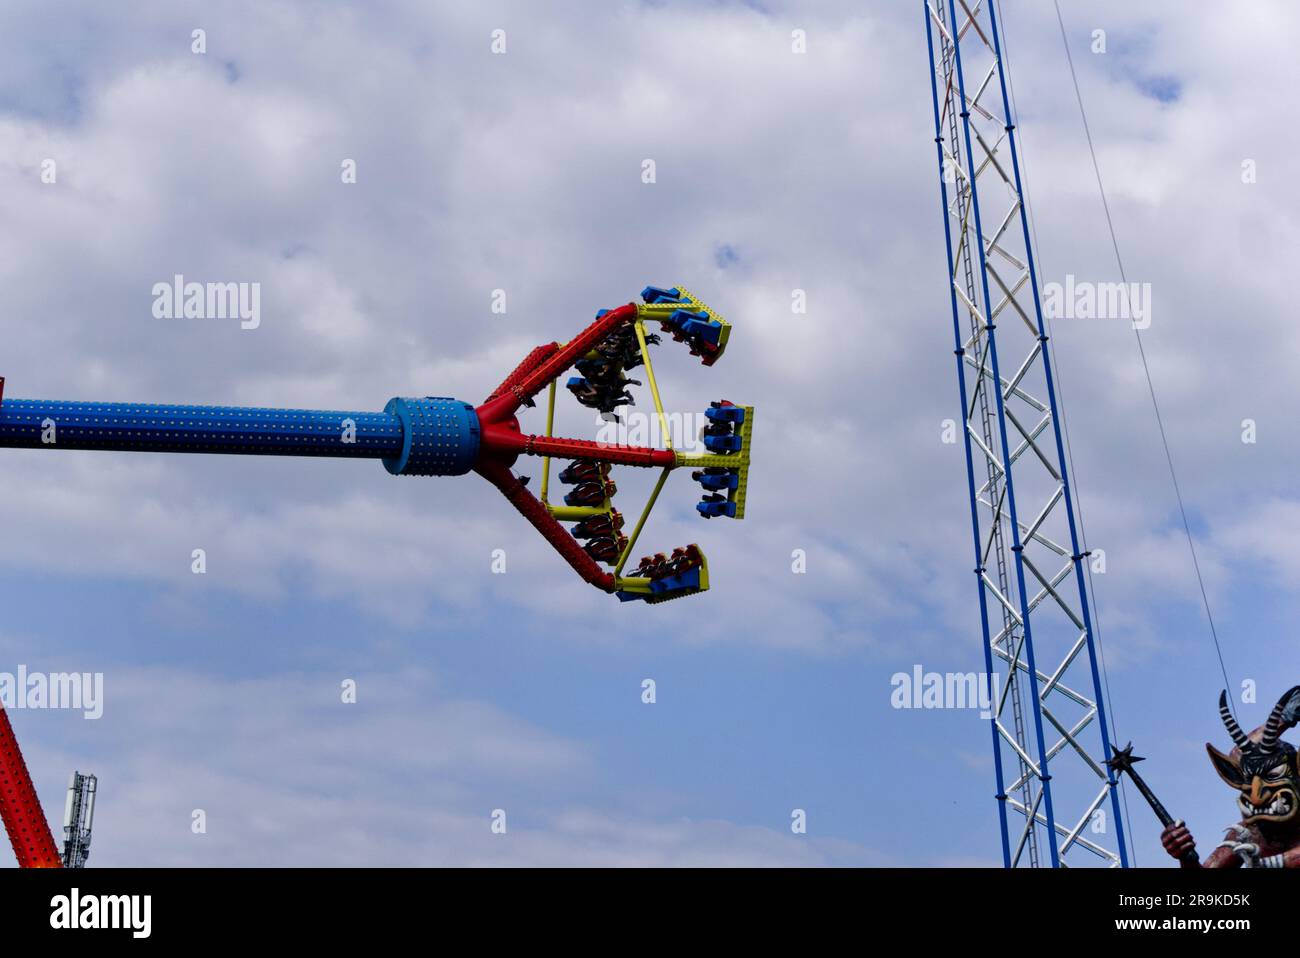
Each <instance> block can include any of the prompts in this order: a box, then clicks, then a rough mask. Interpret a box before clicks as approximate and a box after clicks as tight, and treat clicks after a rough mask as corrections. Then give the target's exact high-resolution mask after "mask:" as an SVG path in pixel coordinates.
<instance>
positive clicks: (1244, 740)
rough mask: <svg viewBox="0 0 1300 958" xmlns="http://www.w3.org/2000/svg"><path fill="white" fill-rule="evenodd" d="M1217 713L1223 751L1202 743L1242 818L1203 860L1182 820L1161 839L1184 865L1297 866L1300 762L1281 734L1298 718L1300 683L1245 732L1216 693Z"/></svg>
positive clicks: (1299, 864)
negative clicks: (1226, 739)
mask: <svg viewBox="0 0 1300 958" xmlns="http://www.w3.org/2000/svg"><path fill="white" fill-rule="evenodd" d="M1219 715H1220V716H1221V717H1222V719H1223V724H1224V726H1225V727H1226V728H1227V730H1228V734H1229V735H1230V736H1232V743H1233V744H1232V751H1231V752H1229V753H1228V754H1227V755H1224V754H1223V753H1222V752H1220V751H1219V750H1218V749H1216V748H1215V747H1214V746H1213V745H1210V744H1209V743H1206V746H1205V748H1206V749H1207V750H1208V751H1209V753H1210V761H1211V762H1213V763H1214V770H1215V771H1216V772H1218V773H1219V777H1220V778H1222V779H1223V780H1224V781H1225V782H1227V783H1228V784H1229V785H1231V786H1232V787H1233V788H1234V789H1236V790H1237V793H1238V794H1237V805H1238V807H1239V808H1240V810H1241V821H1240V822H1238V823H1237V824H1236V825H1231V826H1229V827H1228V834H1227V837H1226V838H1225V839H1224V840H1223V841H1222V842H1221V843H1220V844H1219V846H1218V847H1217V848H1215V849H1214V851H1213V852H1211V853H1210V855H1209V857H1208V858H1206V859H1205V861H1204V862H1200V861H1199V860H1198V859H1197V857H1196V856H1195V855H1194V854H1188V853H1189V852H1192V851H1194V850H1195V848H1196V844H1195V842H1194V841H1193V840H1192V834H1191V832H1189V831H1188V830H1187V826H1186V825H1184V824H1183V823H1182V822H1174V823H1173V824H1171V825H1169V826H1167V827H1166V828H1165V830H1164V831H1163V832H1162V833H1161V835H1160V841H1161V844H1163V845H1164V847H1165V851H1167V852H1168V853H1169V854H1170V855H1172V856H1173V857H1174V858H1177V859H1180V861H1181V862H1182V866H1183V867H1184V868H1300V814H1297V813H1298V812H1300V767H1297V764H1296V761H1297V756H1296V750H1295V748H1294V747H1293V746H1292V745H1290V744H1289V743H1287V742H1284V741H1282V733H1283V732H1285V731H1286V730H1287V729H1291V728H1294V727H1295V726H1296V724H1297V722H1300V685H1297V686H1295V687H1294V688H1292V689H1289V690H1288V691H1287V692H1286V694H1284V695H1283V696H1282V697H1281V698H1280V699H1278V701H1277V705H1275V706H1273V711H1272V712H1270V713H1269V716H1268V721H1266V722H1265V723H1264V724H1263V725H1261V726H1260V727H1259V728H1257V729H1255V731H1253V732H1251V733H1250V734H1249V735H1247V734H1246V733H1245V732H1243V731H1242V730H1241V726H1240V725H1238V724H1237V720H1236V719H1234V718H1233V717H1232V713H1231V712H1230V711H1229V710H1228V694H1227V692H1224V693H1223V694H1221V695H1220V696H1219Z"/></svg>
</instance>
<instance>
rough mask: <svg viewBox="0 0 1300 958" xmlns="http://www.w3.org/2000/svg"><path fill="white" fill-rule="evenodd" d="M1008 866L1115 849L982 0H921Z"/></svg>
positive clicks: (1061, 461)
mask: <svg viewBox="0 0 1300 958" xmlns="http://www.w3.org/2000/svg"><path fill="white" fill-rule="evenodd" d="M922 2H923V7H924V10H925V22H926V35H927V40H928V46H929V55H930V88H931V99H932V104H933V108H934V137H935V148H936V155H937V157H938V160H939V172H940V184H939V185H940V195H941V198H942V203H943V214H944V235H945V239H946V243H947V254H948V286H949V299H950V301H951V306H952V325H953V340H954V352H955V355H956V359H957V380H958V385H959V388H960V391H961V402H962V419H961V423H962V434H963V438H964V444H965V451H966V476H967V487H968V493H969V497H970V513H971V529H972V535H973V542H974V546H975V570H974V571H975V574H976V581H977V583H978V593H979V609H980V627H981V632H982V637H983V645H984V663H985V673H986V681H987V684H988V691H989V695H990V702H991V704H992V708H991V709H990V713H989V714H990V728H991V733H992V740H993V762H994V774H995V776H996V784H997V791H996V797H997V801H998V817H999V822H1000V826H1001V839H1002V858H1003V864H1004V865H1006V866H1007V867H1009V868H1010V867H1019V866H1039V865H1042V866H1051V867H1060V866H1066V865H1071V866H1073V865H1089V864H1092V865H1103V866H1110V867H1125V866H1127V864H1128V856H1127V851H1126V848H1125V841H1124V830H1123V820H1122V818H1121V816H1120V805H1119V797H1118V793H1117V791H1116V780H1115V777H1114V773H1113V772H1112V771H1111V770H1110V769H1108V768H1107V767H1106V765H1105V760H1106V759H1107V758H1108V757H1109V755H1110V740H1109V731H1108V726H1107V722H1106V713H1105V706H1104V702H1103V696H1102V687H1101V676H1100V671H1099V664H1098V658H1097V650H1096V644H1095V640H1094V635H1093V625H1092V618H1091V611H1090V609H1089V604H1088V593H1087V587H1086V583H1085V570H1084V563H1085V562H1086V561H1087V556H1086V555H1085V554H1084V553H1082V552H1081V550H1080V546H1079V534H1078V528H1077V524H1076V521H1075V512H1074V502H1073V499H1072V493H1071V489H1070V482H1069V473H1068V470H1067V460H1066V455H1065V447H1064V442H1063V439H1062V433H1061V423H1060V419H1059V416H1058V404H1057V396H1056V388H1055V386H1054V384H1053V380H1052V372H1053V370H1052V364H1051V359H1050V354H1049V352H1048V336H1047V333H1046V330H1045V326H1044V323H1043V313H1042V306H1041V301H1040V298H1039V291H1038V275H1037V270H1036V266H1035V263H1034V255H1033V248H1032V244H1031V241H1030V232H1029V217H1028V213H1027V211H1026V209H1025V203H1024V191H1023V187H1022V183H1021V173H1020V159H1019V156H1018V154H1017V150H1016V136H1015V122H1014V118H1013V117H1012V115H1011V112H1012V111H1011V104H1010V99H1009V96H1008V90H1007V78H1006V72H1005V65H1004V63H1003V58H1002V52H1001V41H1000V39H999V35H998V29H999V25H998V18H997V12H996V10H995V8H994V6H993V0H988V2H984V0H922Z"/></svg>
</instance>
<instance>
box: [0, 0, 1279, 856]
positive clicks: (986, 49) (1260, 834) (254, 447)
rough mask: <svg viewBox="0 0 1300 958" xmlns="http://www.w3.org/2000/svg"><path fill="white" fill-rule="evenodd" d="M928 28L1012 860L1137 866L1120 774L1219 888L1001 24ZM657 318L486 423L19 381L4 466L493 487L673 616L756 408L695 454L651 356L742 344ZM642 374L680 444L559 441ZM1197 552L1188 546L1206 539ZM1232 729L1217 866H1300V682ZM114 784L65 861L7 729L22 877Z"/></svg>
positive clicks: (7, 797) (478, 418) (742, 484)
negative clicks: (1098, 513)
mask: <svg viewBox="0 0 1300 958" xmlns="http://www.w3.org/2000/svg"><path fill="white" fill-rule="evenodd" d="M921 7H922V9H923V11H924V16H925V28H926V37H927V41H928V51H929V63H930V92H931V106H932V112H933V130H934V145H935V153H936V157H937V159H938V165H939V174H940V175H939V188H940V196H941V201H942V211H943V222H944V236H945V240H946V256H947V274H946V277H945V284H944V285H945V289H946V293H947V298H948V300H949V306H950V310H951V323H952V333H953V353H954V355H955V358H956V372H957V384H958V389H959V396H960V401H961V410H962V418H961V423H962V427H963V428H962V435H963V439H964V446H965V464H966V480H967V481H966V490H967V496H968V500H969V508H970V519H971V529H972V542H973V546H974V568H973V571H974V573H975V583H976V589H977V596H978V602H979V621H980V629H981V638H982V643H981V644H982V652H983V657H984V665H985V674H986V677H987V683H988V686H987V691H988V694H989V696H990V701H992V702H993V707H992V708H991V709H990V710H989V714H990V729H989V730H990V734H991V738H992V744H993V757H994V775H995V784H996V792H995V797H996V800H997V809H998V821H999V825H1000V837H1001V850H1002V861H1003V864H1004V866H1005V867H1008V868H1011V867H1017V866H1052V867H1060V866H1066V865H1074V864H1100V865H1103V866H1110V867H1127V866H1128V864H1129V854H1128V849H1127V845H1126V840H1125V831H1124V819H1123V816H1122V814H1121V805H1120V800H1119V794H1118V787H1119V776H1120V774H1127V775H1128V776H1129V778H1130V779H1131V781H1132V782H1133V783H1134V787H1135V788H1137V789H1138V791H1139V792H1140V794H1141V795H1142V796H1143V797H1144V798H1145V799H1146V800H1147V801H1148V802H1149V804H1150V805H1151V807H1152V809H1153V811H1155V813H1156V815H1157V817H1158V818H1159V819H1160V821H1161V823H1162V825H1164V826H1165V833H1164V834H1163V835H1162V842H1163V843H1164V845H1165V847H1166V849H1167V850H1168V851H1169V853H1170V854H1171V855H1173V856H1174V857H1175V858H1178V859H1179V860H1180V861H1182V862H1183V864H1184V866H1185V867H1200V862H1199V859H1198V858H1197V855H1196V853H1195V850H1194V848H1193V843H1192V839H1191V836H1190V833H1188V832H1187V830H1186V827H1185V826H1184V825H1183V824H1182V823H1181V822H1178V821H1175V820H1174V819H1173V818H1172V816H1171V815H1170V814H1169V813H1168V812H1167V811H1166V810H1165V808H1164V806H1163V805H1161V804H1160V802H1159V801H1158V800H1157V799H1156V798H1155V796H1154V794H1153V793H1152V792H1151V790H1150V788H1149V787H1148V786H1147V785H1146V783H1145V782H1144V781H1143V780H1142V777H1141V775H1140V774H1138V773H1137V772H1136V771H1135V769H1134V767H1133V766H1134V763H1136V762H1138V761H1140V760H1141V759H1140V758H1138V757H1137V756H1134V755H1133V754H1132V749H1131V746H1130V747H1126V748H1124V749H1113V748H1112V745H1111V741H1110V734H1111V729H1110V725H1109V723H1108V719H1107V715H1106V708H1105V704H1104V695H1103V682H1102V666H1101V661H1100V657H1099V651H1098V648H1097V640H1096V636H1095V628H1094V623H1093V617H1092V612H1091V609H1090V603H1089V591H1088V587H1087V582H1086V568H1085V567H1086V562H1087V557H1088V552H1087V550H1086V547H1085V546H1084V545H1083V544H1082V543H1083V541H1084V540H1083V537H1082V535H1081V528H1080V523H1079V522H1078V521H1077V520H1076V506H1075V502H1074V499H1073V493H1072V489H1071V484H1070V468H1071V463H1070V461H1069V456H1068V455H1067V447H1066V441H1065V437H1064V435H1063V425H1062V421H1061V418H1060V412H1061V410H1060V403H1059V398H1058V390H1057V386H1056V383H1055V382H1054V378H1053V377H1054V366H1053V360H1052V356H1051V354H1050V352H1049V335H1048V329H1047V327H1046V325H1045V322H1044V316H1043V310H1042V305H1041V300H1040V296H1039V279H1038V273H1037V267H1036V264H1035V250H1034V244H1033V241H1032V238H1031V231H1030V224H1029V216H1028V210H1027V208H1026V202H1025V196H1024V188H1023V181H1022V161H1021V157H1020V155H1019V152H1018V146H1017V138H1016V125H1015V122H1014V118H1013V102H1012V96H1011V93H1010V89H1009V81H1008V77H1007V68H1006V63H1005V55H1004V52H1003V46H1002V38H1001V36H1000V32H999V30H1000V24H999V22H998V14H997V4H996V2H995V0H987V2H985V0H922V3H921ZM1062 34H1063V36H1064V26H1062ZM1081 106H1082V103H1081ZM1099 182H1100V176H1099ZM642 300H643V302H641V303H629V304H627V305H624V306H619V307H617V308H615V309H610V310H602V311H601V312H599V313H598V314H597V317H596V320H595V322H593V323H592V324H591V325H590V326H588V327H587V328H586V329H584V330H583V331H582V332H580V333H579V334H578V335H577V336H575V337H574V338H573V339H572V340H571V341H569V342H568V343H564V344H561V343H549V344H546V345H543V346H538V347H537V348H536V349H534V350H533V351H532V352H530V353H529V354H528V355H527V356H526V357H525V358H524V360H523V361H522V362H521V363H520V364H519V365H518V367H516V368H515V370H514V371H513V372H511V373H510V375H509V376H507V377H506V379H505V381H504V382H502V383H501V385H500V386H498V387H497V388H496V389H495V390H494V391H493V392H492V393H491V395H489V396H488V397H487V399H486V400H485V401H484V402H483V403H481V404H480V405H478V406H474V405H472V404H470V403H466V402H461V401H459V400H455V399H448V398H440V397H429V396H425V397H399V398H395V399H392V400H390V401H389V402H388V404H387V405H386V406H385V408H384V410H383V411H382V412H347V411H322V410H302V409H265V408H236V407H219V406H180V405H145V404H131V403H100V402H79V401H50V400H21V399H5V398H3V383H4V380H3V379H0V447H13V448H29V449H98V450H112V451H121V452H176V453H217V454H234V455H279V456H334V457H345V458H370V459H379V460H381V461H382V462H383V464H384V467H385V468H386V469H387V470H388V471H389V472H390V473H392V474H394V475H399V476H456V475H463V474H465V473H468V472H471V471H473V472H477V473H478V474H479V475H480V476H482V477H483V478H485V479H486V480H487V481H488V482H490V483H491V484H492V485H493V486H495V487H496V488H497V489H499V490H500V491H501V493H502V494H503V495H505V497H506V499H508V500H509V501H510V503H511V505H513V506H514V507H515V508H516V509H517V510H518V511H519V512H520V513H521V514H522V515H523V516H524V518H525V519H527V520H528V521H529V522H530V523H531V524H532V525H533V526H534V527H535V528H536V529H537V530H538V531H539V532H540V533H541V534H542V536H543V537H544V538H545V539H546V540H547V541H548V542H549V543H550V544H551V545H552V547H554V549H555V550H556V551H557V552H558V553H559V554H560V556H561V557H562V558H563V559H564V560H565V561H566V562H567V563H568V564H569V565H570V566H571V567H572V568H573V570H574V571H575V572H577V573H578V575H579V576H580V577H581V578H582V579H583V580H584V581H585V582H587V583H589V584H591V585H593V586H595V587H596V588H598V589H600V590H601V591H604V592H607V593H610V594H612V595H615V596H617V597H618V598H619V600H620V601H622V602H638V601H639V602H645V603H648V604H655V603H659V602H665V601H669V600H672V599H677V598H682V597H684V596H688V595H692V594H695V593H698V592H703V591H705V590H707V589H708V588H709V574H708V563H707V561H706V560H705V557H704V553H703V552H702V551H701V550H700V548H699V547H698V546H697V545H694V544H692V545H687V546H684V547H681V548H678V549H675V550H673V551H672V552H671V553H670V554H665V553H657V554H653V555H649V556H645V557H644V558H641V559H640V561H639V562H638V563H637V564H636V565H635V566H632V567H631V569H630V571H629V559H630V557H631V555H632V551H633V549H634V548H635V547H636V544H637V540H638V539H639V537H640V535H641V532H642V530H643V528H644V526H645V523H646V519H647V517H648V516H649V514H650V512H651V510H652V509H653V508H654V505H655V503H656V501H657V500H658V497H659V494H660V492H661V491H662V489H663V487H664V484H665V482H666V480H667V478H668V476H669V474H670V473H671V472H672V471H674V470H675V469H678V468H680V467H689V468H690V469H691V470H692V471H691V475H692V478H693V479H695V481H697V482H698V483H699V484H700V486H701V487H702V488H703V496H702V498H701V499H700V501H699V502H698V503H697V504H696V506H695V509H696V511H697V512H698V514H699V515H700V516H702V517H704V518H715V517H716V518H721V517H726V518H734V519H741V518H743V517H744V514H745V500H746V493H747V487H748V474H749V464H750V438H751V430H752V428H753V421H754V410H753V407H750V406H739V405H736V404H734V403H731V402H728V401H726V400H722V401H718V402H714V403H711V404H710V407H709V408H708V409H707V410H705V411H704V416H705V419H706V422H707V425H706V426H705V427H704V429H703V435H702V436H701V439H702V447H703V448H702V450H699V451H684V450H681V449H674V448H673V446H672V442H671V437H670V435H669V429H668V423H667V417H666V415H665V413H664V407H663V403H662V401H661V398H660V394H659V388H658V385H657V383H656V380H655V375H654V369H653V365H652V363H651V357H650V346H652V345H655V344H657V343H659V342H660V336H659V335H658V334H656V333H651V332H648V330H647V327H648V326H650V325H651V324H653V325H655V326H656V327H657V328H658V332H659V333H662V334H665V335H667V336H670V337H671V338H672V339H674V340H675V341H678V342H680V343H684V344H685V345H686V346H687V347H688V348H689V350H690V353H691V354H692V355H693V356H695V357H697V358H698V359H699V360H700V361H701V362H702V363H703V364H704V365H706V366H712V365H713V364H714V363H715V362H716V361H717V360H718V359H719V358H720V357H721V356H722V354H723V352H724V350H725V349H726V346H727V340H728V336H729V334H730V326H729V324H728V323H727V322H725V321H724V320H723V319H722V318H721V317H720V316H719V315H718V314H717V313H716V312H715V311H713V310H712V309H710V308H709V307H708V306H706V305H705V304H704V303H702V302H701V301H700V300H699V299H697V298H696V297H695V296H694V295H692V294H691V293H690V292H689V291H687V290H686V289H685V288H683V287H681V286H677V287H673V288H670V289H660V288H656V287H647V288H646V289H645V290H644V291H643V293H642ZM638 366H644V374H645V379H646V384H647V386H648V388H649V392H650V395H651V397H652V399H653V401H654V407H655V412H656V415H657V416H658V420H659V425H660V427H661V430H662V435H663V441H664V445H663V447H662V448H657V447H656V448H652V447H642V446H632V445H624V444H618V443H603V442H595V441H591V440H583V439H569V438H563V437H558V436H555V435H554V434H553V426H554V417H555V403H556V393H557V389H556V383H557V381H558V379H559V377H560V376H561V375H562V374H564V373H565V372H566V371H567V370H569V369H570V368H574V369H575V370H576V373H577V375H576V376H573V377H570V378H569V379H567V381H566V382H565V383H564V385H565V388H566V389H567V390H568V391H569V392H570V393H571V394H572V395H573V396H574V397H575V398H576V399H577V400H578V402H580V403H581V404H582V405H584V406H586V407H589V408H592V409H596V410H599V411H600V412H601V413H602V414H604V415H605V416H607V417H609V416H613V415H614V412H615V410H616V409H618V408H620V407H622V406H624V405H626V404H628V403H629V402H631V401H632V399H631V396H630V394H629V393H628V392H627V388H628V387H629V386H632V385H640V383H639V382H637V381H636V380H632V379H629V378H628V376H627V375H626V374H627V372H628V371H629V370H632V369H635V368H636V367H638ZM543 389H545V390H547V409H546V426H545V431H544V432H543V433H542V434H540V435H535V434H529V433H525V432H524V431H522V429H521V427H520V422H519V415H520V412H521V410H522V409H523V408H524V407H532V406H534V405H535V404H536V403H535V398H536V397H537V396H538V395H539V394H540V393H541V391H542V390H543ZM1152 398H1153V400H1154V390H1153V393H1152ZM520 456H535V457H540V458H541V460H542V465H541V482H540V489H539V493H540V496H539V497H535V496H534V495H533V494H532V493H531V492H530V491H529V490H528V489H527V482H528V479H527V477H522V476H519V475H517V474H516V472H515V470H514V466H515V465H516V463H517V462H518V460H519V457H520ZM552 459H560V460H567V461H568V462H567V464H566V465H565V466H564V467H563V468H562V469H560V470H559V472H558V474H557V476H556V478H557V480H558V482H559V483H561V484H563V485H564V486H565V487H566V488H567V491H566V492H565V493H564V495H563V497H562V502H553V501H551V499H550V498H549V496H550V493H551V460H552ZM613 466H636V467H642V468H649V469H658V470H660V472H659V475H658V477H657V480H656V482H655V484H654V487H653V490H652V491H651V493H650V495H649V498H648V501H647V502H646V504H645V506H644V508H643V510H642V511H641V514H640V516H639V518H638V519H637V521H636V523H635V524H634V525H633V526H632V527H631V529H630V530H626V529H625V523H624V518H623V515H622V514H621V513H620V512H619V511H618V510H617V509H615V508H614V505H613V497H614V495H615V493H616V491H617V490H616V486H615V484H614V481H613V479H612V478H611V474H610V470H611V467H613ZM1170 468H1171V473H1172V459H1171V460H1170ZM562 522H567V523H571V524H572V525H571V527H570V528H568V529H566V528H565V527H564V526H563V525H561V523H562ZM1188 537H1189V544H1190V541H1191V534H1190V530H1189V532H1188ZM1198 574H1199V573H1198ZM1207 611H1208V603H1207ZM1216 641H1217V640H1216ZM1220 711H1221V713H1222V717H1223V720H1224V724H1225V727H1226V728H1227V730H1228V731H1229V733H1230V734H1231V736H1232V738H1233V742H1234V748H1233V750H1232V752H1231V753H1230V754H1223V753H1220V752H1217V751H1216V750H1215V749H1214V748H1213V747H1210V755H1211V759H1212V761H1213V762H1214V764H1215V768H1216V769H1217V770H1218V772H1219V774H1220V776H1221V777H1223V778H1224V780H1225V781H1226V782H1228V783H1229V784H1230V785H1232V786H1233V787H1234V788H1236V789H1237V790H1238V791H1239V792H1240V796H1239V806H1240V808H1241V810H1242V812H1243V818H1242V822H1241V824H1240V825H1239V826H1233V828H1235V829H1237V831H1236V832H1232V835H1233V836H1235V837H1232V838H1231V840H1230V841H1229V842H1225V843H1224V845H1221V846H1220V847H1219V849H1218V850H1216V852H1215V853H1214V854H1213V855H1212V856H1211V858H1210V859H1207V862H1206V864H1207V865H1216V866H1220V865H1224V864H1227V865H1234V864H1235V863H1237V862H1238V861H1240V862H1241V863H1243V864H1248V865H1255V864H1265V865H1271V866H1274V867H1300V816H1298V813H1297V806H1300V766H1298V765H1297V757H1296V752H1295V749H1293V748H1292V747H1291V746H1290V745H1287V744H1286V743H1283V742H1282V741H1281V739H1280V735H1281V734H1282V732H1283V731H1285V730H1287V729H1290V728H1293V727H1295V726H1296V725H1297V723H1300V687H1298V688H1294V689H1291V690H1290V691H1289V692H1287V693H1286V694H1285V695H1284V696H1283V698H1282V699H1281V700H1279V702H1278V704H1277V705H1276V706H1275V708H1274V710H1273V712H1272V713H1271V715H1270V717H1269V719H1268V721H1267V722H1266V723H1265V724H1264V725H1263V726H1260V727H1259V728H1258V729H1256V730H1255V731H1254V732H1252V733H1251V734H1250V735H1247V734H1246V733H1244V732H1243V731H1242V730H1241V729H1240V728H1239V727H1238V725H1237V724H1236V720H1235V718H1234V717H1233V716H1232V715H1231V714H1230V712H1229V706H1228V703H1227V699H1226V696H1225V698H1224V699H1222V700H1221V702H1220ZM95 788H96V781H95V778H94V776H82V775H80V773H76V774H74V776H73V780H72V783H71V784H70V789H69V798H68V811H67V815H66V822H65V845H64V850H63V854H62V855H60V853H59V850H58V849H57V848H56V846H55V843H54V839H53V837H52V835H51V832H50V830H49V827H48V825H47V823H46V821H45V818H44V815H43V813H42V811H41V808H40V804H39V802H38V800H37V796H36V791H35V788H34V787H33V785H32V782H31V778H30V776H29V775H28V772H27V768H26V765H25V764H24V762H23V758H22V755H21V753H20V751H19V749H18V743H17V741H16V740H15V738H14V734H13V730H12V728H11V727H10V724H9V720H8V717H7V715H6V714H5V712H4V710H3V708H0V817H3V820H4V824H5V828H6V830H7V832H8V834H9V838H10V840H11V842H12V844H13V847H14V852H15V854H16V856H17V859H18V863H19V864H20V865H22V866H34V867H58V866H60V865H67V866H73V867H76V866H80V865H82V864H84V862H85V858H86V854H87V850H88V847H89V843H90V831H91V817H92V816H93V809H94V798H95ZM1098 822H1103V823H1104V825H1103V827H1101V828H1098V827H1097V825H1098ZM1292 823H1296V824H1294V825H1293V824H1292ZM1229 846H1230V847H1229Z"/></svg>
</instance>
